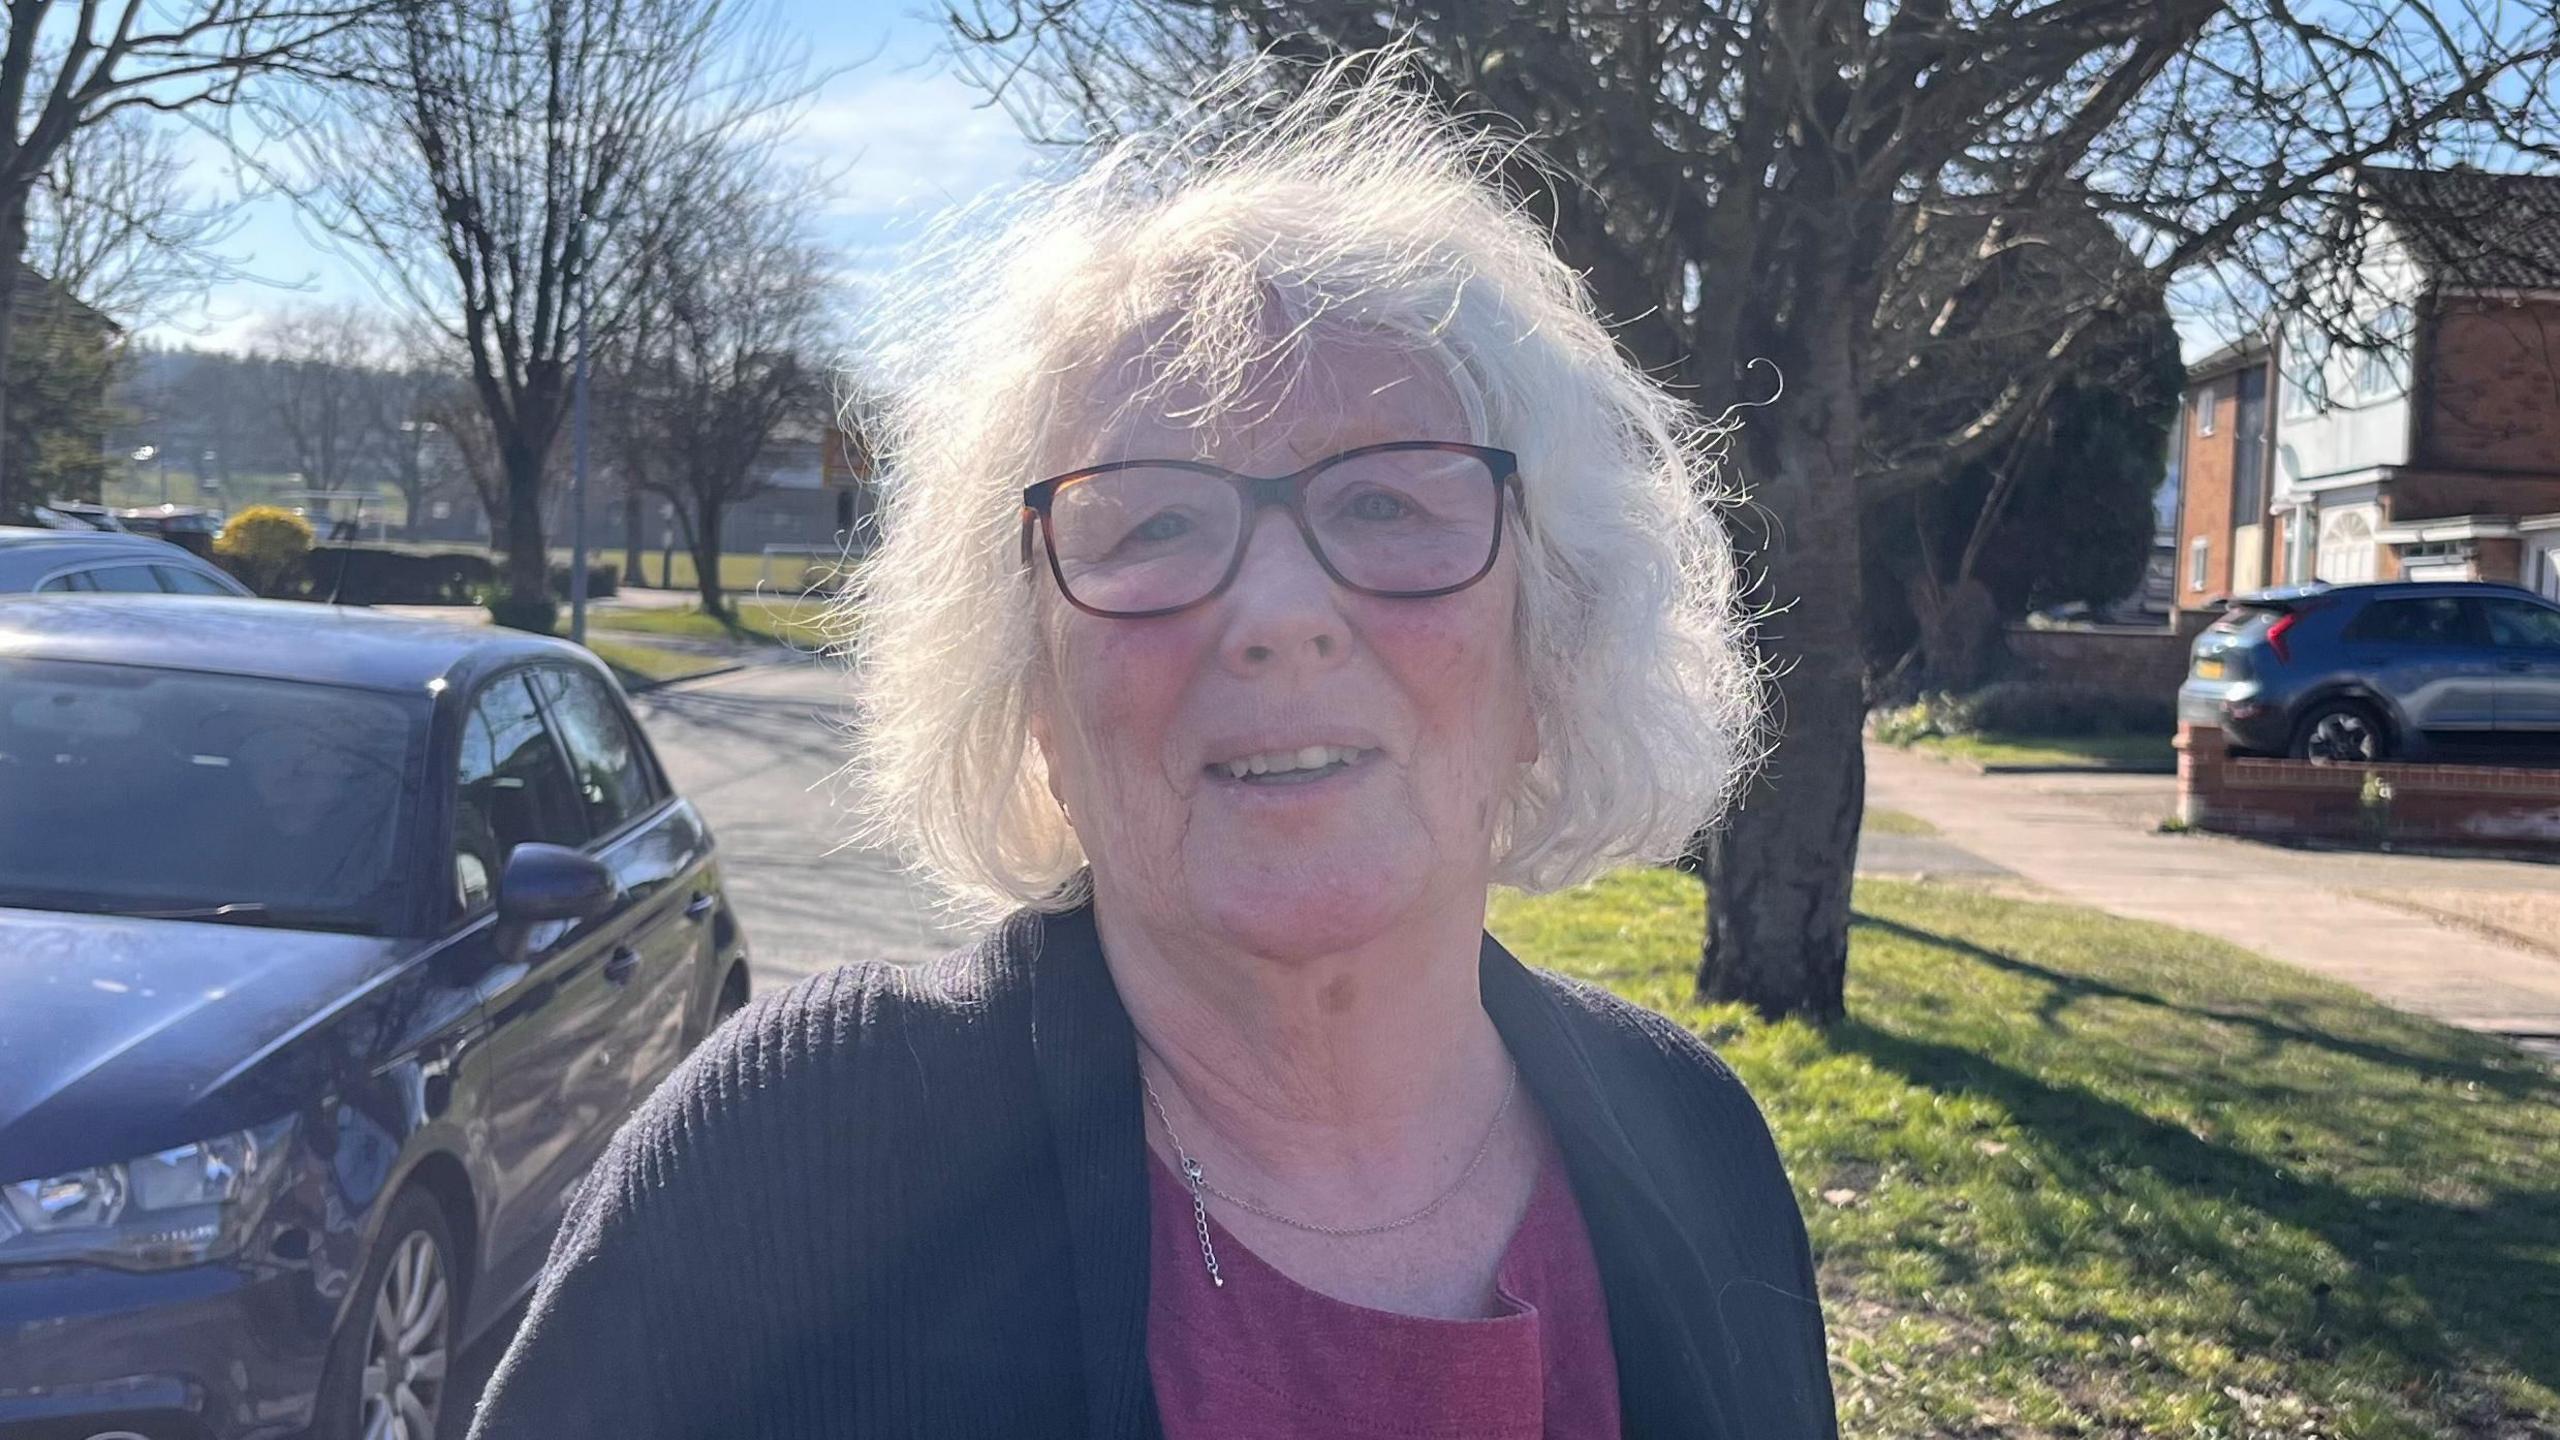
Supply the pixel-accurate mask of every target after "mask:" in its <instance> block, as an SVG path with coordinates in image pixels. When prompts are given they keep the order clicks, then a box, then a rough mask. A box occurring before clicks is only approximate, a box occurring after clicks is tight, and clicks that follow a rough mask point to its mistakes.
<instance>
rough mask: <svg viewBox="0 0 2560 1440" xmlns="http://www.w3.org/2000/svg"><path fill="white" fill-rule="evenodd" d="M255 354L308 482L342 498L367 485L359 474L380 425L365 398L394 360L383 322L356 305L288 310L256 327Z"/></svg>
mask: <svg viewBox="0 0 2560 1440" xmlns="http://www.w3.org/2000/svg"><path fill="white" fill-rule="evenodd" d="M250 353H251V356H252V357H253V358H254V359H256V360H257V361H258V366H259V370H258V373H259V379H260V381H261V388H262V389H263V390H264V391H265V394H266V403H267V409H268V413H269V415H270V416H271V417H272V418H273V419H274V421H275V423H276V427H277V429H278V430H280V431H281V432H282V433H283V435H284V438H285V440H286V442H287V443H288V444H290V445H291V446H292V447H293V457H294V468H295V469H297V470H300V471H301V472H302V475H303V478H304V480H305V481H306V482H307V483H309V484H310V485H311V486H312V487H313V488H315V489H320V490H340V489H345V488H347V487H349V486H350V485H353V484H354V483H355V482H356V481H357V480H358V479H360V478H370V477H367V476H363V475H362V474H361V472H362V470H363V468H364V463H363V462H364V460H365V459H366V458H367V455H368V452H369V451H371V450H373V449H374V448H375V446H376V445H377V443H378V442H377V440H376V438H375V437H374V436H373V435H372V434H371V433H370V432H371V428H372V427H373V426H374V425H375V424H376V423H377V420H378V417H377V415H376V413H375V409H374V406H373V404H372V397H371V396H370V394H369V393H368V392H369V391H370V390H372V389H373V388H374V386H375V384H376V383H377V381H378V379H379V377H380V373H381V371H382V369H383V367H384V365H385V364H386V362H387V361H388V359H389V356H388V354H387V353H386V349H385V344H384V331H383V328H382V323H381V320H380V319H379V317H377V316H375V315H373V314H372V313H370V312H368V311H366V310H365V309H364V308H363V307H361V306H358V305H353V304H327V305H307V306H301V307H297V308H294V309H290V310H285V311H282V312H279V313H278V314H275V315H272V316H269V317H268V319H267V320H266V322H265V323H264V324H263V325H261V326H260V327H259V329H258V334H257V338H256V339H255V340H254V341H253V342H252V344H251V347H250Z"/></svg>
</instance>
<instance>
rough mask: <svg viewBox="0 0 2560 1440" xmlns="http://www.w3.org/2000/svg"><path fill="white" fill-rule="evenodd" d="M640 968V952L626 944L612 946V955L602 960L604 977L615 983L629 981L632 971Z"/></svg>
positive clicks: (628, 982) (622, 983)
mask: <svg viewBox="0 0 2560 1440" xmlns="http://www.w3.org/2000/svg"><path fill="white" fill-rule="evenodd" d="M639 968H640V952H639V951H637V950H634V949H632V948H631V947H630V946H628V945H618V946H616V947H614V951H613V957H612V958H611V959H609V960H607V961H605V962H604V978H605V979H606V980H608V981H611V982H612V983H613V984H616V985H628V984H630V983H631V975H632V972H634V971H636V970H638V969H639Z"/></svg>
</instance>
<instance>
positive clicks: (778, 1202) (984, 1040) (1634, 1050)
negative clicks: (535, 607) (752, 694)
mask: <svg viewBox="0 0 2560 1440" xmlns="http://www.w3.org/2000/svg"><path fill="white" fill-rule="evenodd" d="M1481 988H1482V994H1483V1002H1484V1007H1485V1011H1486V1013H1487V1014H1488V1015H1489V1016H1491V1018H1492V1019H1493V1022H1494V1024H1495V1026H1496V1027H1497V1028H1498V1029H1499V1030H1500V1032H1501V1035H1502V1038H1503V1041H1504V1043H1505V1044H1506V1045H1507V1046H1508V1047H1509V1049H1510V1052H1511V1055H1512V1057H1513V1058H1514V1060H1515V1062H1516V1063H1517V1064H1518V1066H1519V1070H1520V1077H1521V1083H1522V1084H1523V1085H1524V1086H1525V1087H1526V1088H1527V1090H1528V1092H1529V1094H1531V1095H1532V1096H1534V1097H1535V1098H1536V1100H1537V1102H1538V1106H1539V1108H1540V1109H1541V1110H1542V1111H1543V1112H1544V1113H1545V1116H1546V1118H1547V1121H1548V1124H1549V1127H1550V1128H1551V1129H1552V1130H1553V1132H1554V1134H1555V1136H1556V1140H1557V1143H1558V1145H1559V1146H1560V1148H1561V1149H1562V1151H1563V1155H1564V1161H1565V1166H1566V1169H1567V1171H1568V1173H1569V1174H1570V1176H1571V1178H1572V1182H1573V1190H1574V1196H1575V1199H1576V1200H1577V1201H1578V1202H1579V1204H1580V1206H1581V1209H1582V1214H1583V1219H1584V1222H1585V1224H1586V1225H1587V1226H1588V1228H1589V1231H1590V1235H1591V1243H1592V1249H1593V1252H1594V1254H1595V1256H1596V1257H1597V1259H1598V1262H1599V1268H1600V1278H1601V1283H1602V1286H1603V1288H1604V1289H1605V1291H1606V1293H1607V1296H1608V1302H1609V1331H1610V1340H1611V1343H1612V1346H1613V1348H1614V1349H1615V1351H1616V1353H1617V1361H1618V1389H1619V1394H1620V1396H1621V1397H1622V1402H1623V1407H1624V1411H1625V1433H1626V1435H1627V1436H1628V1437H1629V1440H1655V1437H1667V1436H1699V1437H1715V1440H1786V1437H1799V1436H1801V1437H1825V1440H1829V1437H1834V1436H1836V1435H1837V1433H1838V1429H1837V1422H1836V1420H1835V1417H1834V1413H1833V1408H1832V1398H1831V1384H1830V1378H1829V1373H1828V1371H1827V1369H1826V1367H1825V1364H1824V1355H1823V1329H1822V1312H1821V1308H1820V1306H1819V1305H1818V1304H1817V1302H1816V1300H1815V1295H1814V1277H1813V1265H1812V1261H1811V1258H1810V1256H1809V1254H1808V1252H1807V1249H1806V1245H1805V1236H1804V1224H1803V1218H1802V1216H1801V1215H1800V1214H1799V1212H1798V1211H1797V1208H1796V1203H1795V1197H1794V1193H1793V1192H1792V1190H1791V1189H1790V1188H1789V1187H1788V1184H1787V1179H1786V1176H1785V1175H1784V1174H1783V1173H1782V1172H1781V1171H1780V1169H1779V1165H1778V1155H1777V1151H1776V1149H1775V1148H1774V1147H1773V1146H1772V1145H1771V1143H1770V1140H1769V1133H1768V1129H1767V1127H1766V1126H1765V1125H1764V1124H1763V1123H1762V1121H1761V1118H1760V1112H1759V1110H1758V1108H1757V1107H1756V1106H1754V1105H1753V1103H1752V1101H1751V1097H1750V1096H1749V1095H1748V1094H1746V1093H1745V1092H1744V1090H1743V1087H1742V1084H1741V1082H1740V1081H1739V1080H1737V1079H1736V1078H1735V1077H1734V1074H1733V1072H1732V1071H1731V1070H1729V1069H1727V1068H1726V1067H1725V1065H1724V1063H1723V1062H1722V1061H1720V1060H1718V1059H1717V1058H1716V1057H1715V1055H1714V1054H1713V1053H1712V1052H1710V1051H1709V1050H1708V1049H1707V1047H1706V1046H1705V1045H1703V1044H1701V1043H1700V1042H1699V1041H1698V1040H1697V1039H1696V1038H1695V1037H1693V1036H1691V1035H1690V1034H1689V1033H1688V1032H1686V1031H1684V1030H1682V1029H1681V1028H1680V1027H1678V1026H1677V1025H1674V1024H1672V1023H1671V1022H1670V1021H1668V1020H1665V1019H1664V1018H1662V1017H1661V1016H1659V1015H1656V1014H1654V1013H1652V1012H1651V1011H1648V1010H1644V1009H1640V1008H1638V1007H1636V1006H1633V1005H1630V1004H1627V1003H1626V1002H1624V1001H1622V1000H1619V999H1617V998H1615V997H1613V996H1610V995H1608V994H1606V993H1604V992H1601V991H1599V990H1596V989H1593V988H1591V987H1588V986H1584V985H1580V984H1576V983H1573V982H1571V981H1567V980H1564V979H1561V978H1558V977H1556V976H1553V975H1548V974H1544V973H1541V972H1533V971H1531V970H1529V969H1527V968H1525V967H1523V966H1522V965H1521V964H1520V963H1519V962H1518V961H1517V960H1514V959H1513V958H1512V957H1511V956H1510V955H1509V954H1508V953H1506V952H1505V951H1504V950H1503V949H1502V947H1501V946H1500V945H1498V944H1496V943H1495V942H1494V941H1493V940H1492V939H1491V938H1490V937H1488V938H1487V939H1486V940H1485V942H1484V952H1483V961H1482V966H1481ZM1141 1127H1142V1122H1141V1119H1140V1100H1139V1089H1138V1069H1137V1048H1136V1038H1135V1033H1134V1032H1133V1031H1132V1029H1131V1028H1130V1024H1129V1017H1128V1014H1127V1012H1126V1011H1125V1010H1124V1009H1122V1007H1121V1004H1120V999H1119V994H1118V991H1117V990H1116V989H1115V988H1114V986H1113V984H1112V981H1111V976H1110V972H1109V970H1108V969H1107V968H1106V967H1105V965H1104V963H1103V958H1102V950H1101V946H1100V943H1099V941H1098V940H1097V938H1096V936H1095V932H1094V924H1093V916H1092V912H1091V911H1090V909H1081V910H1076V911H1072V912H1069V913H1066V914H1056V915H1042V914H1037V913H1033V912H1029V911H1025V912H1022V913H1020V914H1017V915H1015V916H1014V917H1013V918H1012V919H1010V920H1008V921H1006V922H1005V923H1004V924H1003V925H1002V926H1001V927H999V928H998V929H997V930H996V931H995V932H993V933H992V934H990V935H989V936H988V937H987V938H986V939H985V940H984V941H982V942H981V943H980V944H978V945H977V946H975V947H973V948H971V949H968V950H964V951H960V952H958V953H955V954H953V955H950V956H948V957H945V958H944V959H942V960H940V961H937V962H935V963H933V964H931V965H927V966H922V967H917V968H912V969H901V968H893V967H887V966H874V967H851V968H846V969H842V970H838V971H835V972H833V973H831V974H828V975H824V976H820V977H818V978H816V979H813V980H811V981H808V982H806V983H804V984H801V985H799V986H797V987H795V988H793V989H791V990H789V991H787V992H784V993H781V994H778V995H775V996H772V997H769V998H767V999H764V1000H762V1001H759V1002H758V1003H757V1004H755V1005H754V1006H752V1007H750V1008H749V1009H748V1010H747V1011H746V1012H745V1013H744V1014H742V1015H741V1016H739V1017H738V1018H737V1019H736V1020H734V1021H732V1022H731V1023H729V1024H728V1025H725V1026H723V1027H722V1028H721V1029H720V1030H719V1031H718V1032H717V1033H716V1034H714V1035H713V1036H712V1037H711V1039H710V1040H709V1041H708V1042H707V1043H706V1044H705V1045H704V1046H703V1047H702V1048H701V1050H699V1051H698V1052H697V1053H696V1054H695V1055H694V1056H693V1057H692V1058H691V1059H690V1060H688V1061H687V1062H686V1063H685V1065H684V1067H683V1068H682V1070H681V1071H680V1072H679V1073H678V1074H677V1075H676V1076H675V1077H674V1078H673V1079H672V1080H670V1081H669V1082H668V1083H667V1085H665V1086H664V1087H663V1088H662V1089H660V1090H659V1091H658V1093H657V1094H656V1095H655V1096H654V1097H652V1098H651V1099H650V1100H649V1101H648V1103H647V1104H646V1105H645V1106H643V1107H642V1109H641V1110H640V1112H639V1113H638V1114H637V1115H635V1116H634V1117H633V1118H632V1120H631V1122H630V1123H629V1124H628V1125H626V1126H625V1127H624V1128H623V1130H622V1133H621V1135H620V1136H619V1137H618V1138H617V1139H616V1140H615V1141H614V1143H613V1146H612V1148H611V1150H610V1152H609V1153H608V1154H607V1156H606V1157H605V1159H604V1161H603V1162H602V1163H601V1164H600V1165H599V1166H598V1167H597V1169H596V1171H595V1172H594V1173H593V1175H592V1176H591V1177H590V1178H589V1180H588V1182H587V1184H586V1185H585V1187H584V1188H583V1189H582V1190H581V1191H580V1194H579V1196H578V1199H577V1200H576V1202H575V1203H574V1204H573V1205H572V1207H571V1210H570V1214H569V1217H568V1221H567V1223H566V1225H565V1226H564V1228H563V1230H562V1232H561V1235H560V1238H559V1240H558V1242H557V1245H556V1247H555V1249H554V1251H553V1254H552V1257H551V1261H550V1265H549V1268H548V1270H547V1271H546V1272H545V1274H544V1277H543V1279H542V1282H541V1285H540V1286H539V1288H538V1289H537V1290H536V1292H535V1295H534V1298H533V1303H532V1308H531V1310H530V1312H529V1313H528V1315H527V1316H526V1319H525V1322H524V1326H523V1328H522V1330H521V1331H519V1332H518V1334H517V1336H516V1338H515V1343H514V1345H513V1347H512V1348H511V1349H510V1350H509V1351H508V1353H507V1356H506V1359H505V1361H504V1362H503V1363H502V1364H501V1365H500V1367H499V1370H498V1373H497V1375H496V1377H495V1379H494V1380H493V1381H492V1382H491V1384H490V1388H489V1391H488V1394H487V1398H486V1400H485V1402H484V1405H483V1408H482V1409H481V1412H480V1415H479V1419H478V1422H477V1424H476V1426H475V1428H474V1430H473V1432H472V1433H473V1436H474V1440H582V1437H596V1440H607V1437H611V1440H643V1437H654V1436H666V1437H679V1436H681V1437H697V1436H700V1437H710V1436H719V1437H733V1436H734V1437H777V1440H779V1437H816V1436H831V1437H835V1436H841V1437H856V1436H859V1437H961V1436H967V1437H1005V1440H1036V1437H1046V1436H1061V1437H1064V1436H1079V1437H1094V1440H1155V1437H1158V1436H1160V1435H1161V1430H1160V1427H1159V1424H1158V1420H1157V1416H1156V1409H1155V1398H1154V1393H1153V1391H1152V1389H1151V1387H1150V1382H1149V1380H1148V1375H1147V1361H1146V1341H1147V1256H1148V1200H1147V1193H1148V1192H1147V1172H1146V1168H1145V1164H1146V1149H1145V1143H1146V1142H1145V1136H1144V1132H1143V1130H1142V1128H1141Z"/></svg>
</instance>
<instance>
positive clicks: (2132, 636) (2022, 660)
mask: <svg viewBox="0 0 2560 1440" xmlns="http://www.w3.org/2000/svg"><path fill="white" fill-rule="evenodd" d="M2194 638H2195V637H2194V636H2192V635H2190V636H2188V637H2186V638H2185V639H2181V638H2179V636H2178V635H2177V633H2176V632H2175V631H2171V630H2165V629H2163V630H2133V629H2107V630H2097V629H2090V630H2031V629H2029V628H2027V627H2026V626H2024V625H2013V626H2011V627H2010V629H2009V653H2010V654H2011V655H2012V656H2014V657H2016V659H2017V661H2018V664H2019V666H2020V668H2022V669H2024V670H2025V671H2026V672H2027V673H2029V674H2031V675H2033V676H2034V677H2035V678H2037V679H2039V680H2054V681H2061V682H2066V683H2069V684H2074V685H2088V686H2092V687H2095V688H2097V689H2101V690H2120V691H2123V692H2124V693H2126V694H2128V695H2155V696H2166V695H2174V694H2176V693H2177V690H2178V686H2179V684H2180V683H2182V682H2183V681H2184V680H2185V679H2186V678H2187V651H2188V648H2189V646H2190V645H2191V643H2192V642H2193V640H2194Z"/></svg>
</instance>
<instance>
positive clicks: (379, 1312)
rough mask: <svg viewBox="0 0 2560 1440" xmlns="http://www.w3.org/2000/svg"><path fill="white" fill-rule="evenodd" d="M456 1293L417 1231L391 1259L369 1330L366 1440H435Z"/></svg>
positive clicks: (432, 1244) (439, 1254)
mask: <svg viewBox="0 0 2560 1440" xmlns="http://www.w3.org/2000/svg"><path fill="white" fill-rule="evenodd" d="M452 1297H453V1287H452V1285H451V1284H450V1283H449V1281H448V1279H447V1277H446V1273H445V1261H444V1252H443V1251H442V1250H441V1249H439V1248H438V1247H437V1245H436V1241H435V1237H434V1236H431V1235H429V1234H428V1233H427V1232H425V1231H423V1230H413V1231H411V1232H409V1234H408V1235H407V1236H406V1237H405V1238H403V1239H402V1240H401V1242H400V1245H399V1247H398V1248H397V1249H395V1250H393V1251H392V1252H391V1263H390V1264H389V1265H387V1266H385V1267H384V1268H383V1272H382V1284H381V1286H380V1287H379V1288H378V1289H376V1290H375V1292H374V1297H373V1315H372V1318H371V1319H370V1320H369V1321H368V1322H367V1327H368V1328H367V1333H366V1336H365V1350H364V1355H365V1360H364V1378H363V1388H362V1389H361V1391H360V1392H359V1394H360V1397H361V1399H362V1402H363V1406H364V1410H363V1414H362V1417H361V1420H360V1427H359V1431H358V1433H360V1434H361V1435H363V1436H364V1440H435V1433H436V1413H437V1411H438V1410H440V1409H441V1408H443V1402H444V1376H445V1368H446V1363H447V1361H448V1359H449V1358H450V1356H449V1351H450V1349H451V1346H452V1340H453V1325H452V1315H453V1306H452V1303H451V1302H452Z"/></svg>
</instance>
